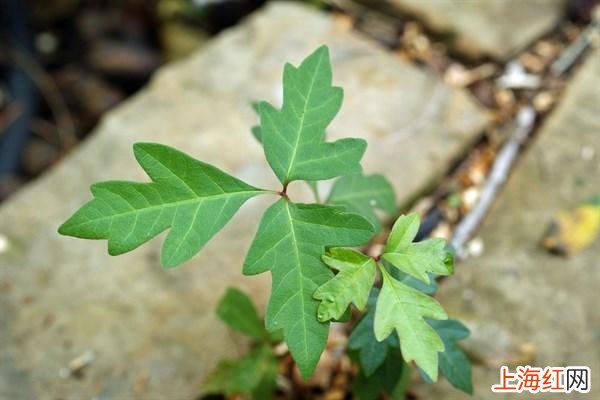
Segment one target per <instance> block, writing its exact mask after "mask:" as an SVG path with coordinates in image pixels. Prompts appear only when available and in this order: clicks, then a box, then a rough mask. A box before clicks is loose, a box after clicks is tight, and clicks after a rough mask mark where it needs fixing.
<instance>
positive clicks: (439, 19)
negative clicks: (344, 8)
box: [383, 0, 566, 59]
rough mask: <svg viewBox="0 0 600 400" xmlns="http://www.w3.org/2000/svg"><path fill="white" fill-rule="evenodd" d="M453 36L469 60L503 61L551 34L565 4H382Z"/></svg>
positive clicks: (415, 0) (561, 0)
mask: <svg viewBox="0 0 600 400" xmlns="http://www.w3.org/2000/svg"><path fill="white" fill-rule="evenodd" d="M383 1H384V2H387V3H388V4H389V5H391V6H392V7H395V8H396V9H397V10H400V11H402V12H408V13H410V14H413V15H415V16H417V17H419V18H421V19H423V20H424V21H425V23H426V24H427V25H428V26H429V27H430V28H432V29H434V30H436V31H441V32H444V33H452V34H454V35H455V37H454V38H453V40H454V43H453V44H454V45H455V46H456V47H457V48H458V49H459V50H461V51H463V52H466V53H468V54H470V55H472V56H481V55H489V56H492V57H496V58H499V59H506V58H507V57H509V56H510V55H511V54H513V53H514V52H516V51H518V50H520V49H522V48H523V47H525V46H527V45H528V44H529V43H531V42H532V41H533V40H535V39H536V38H538V37H539V36H541V35H543V34H544V33H546V32H548V31H550V30H552V28H554V26H555V24H556V23H557V21H558V20H559V19H560V18H561V16H562V15H563V9H564V5H565V3H566V2H565V0H527V1H522V0H481V1H474V0H471V1H470V0H383Z"/></svg>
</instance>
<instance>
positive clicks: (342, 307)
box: [313, 247, 377, 321]
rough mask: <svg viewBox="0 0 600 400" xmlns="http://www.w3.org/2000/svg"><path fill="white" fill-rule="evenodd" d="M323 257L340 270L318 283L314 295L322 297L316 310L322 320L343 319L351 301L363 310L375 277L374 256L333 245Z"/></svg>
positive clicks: (319, 298)
mask: <svg viewBox="0 0 600 400" xmlns="http://www.w3.org/2000/svg"><path fill="white" fill-rule="evenodd" d="M322 259H323V262H325V264H327V265H328V266H329V267H330V268H332V269H334V270H337V271H338V273H337V274H336V275H335V276H334V277H333V278H331V279H330V280H329V281H327V282H325V283H324V284H323V285H321V286H319V287H318V288H317V290H316V291H315V293H314V295H313V297H314V298H315V299H317V300H320V301H321V304H319V309H318V312H317V318H318V319H319V321H329V320H331V319H340V318H341V316H342V315H343V314H344V312H345V311H346V309H347V308H348V306H349V305H350V303H354V305H355V306H356V307H357V308H358V309H359V310H364V308H365V306H366V305H367V300H369V291H370V290H371V287H372V286H373V282H374V281H375V273H376V269H377V267H376V264H375V260H373V258H371V257H368V256H365V255H364V254H362V253H361V252H358V251H356V250H353V249H347V248H343V247H334V248H332V249H330V250H329V253H328V254H324V255H323V257H322Z"/></svg>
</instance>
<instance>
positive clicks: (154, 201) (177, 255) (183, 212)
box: [58, 143, 266, 267]
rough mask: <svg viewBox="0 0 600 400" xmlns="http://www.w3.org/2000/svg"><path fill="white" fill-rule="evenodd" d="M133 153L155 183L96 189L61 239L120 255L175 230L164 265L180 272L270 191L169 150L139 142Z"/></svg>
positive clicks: (63, 227) (113, 183) (110, 183)
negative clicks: (89, 242) (95, 244)
mask: <svg viewBox="0 0 600 400" xmlns="http://www.w3.org/2000/svg"><path fill="white" fill-rule="evenodd" d="M133 151H134V154H135V157H136V159H137V160H138V162H139V163H140V165H141V166H142V168H143V169H144V171H146V173H147V174H148V176H149V177H150V178H151V179H152V182H151V183H138V182H126V181H108V182H101V183H97V184H94V185H92V187H91V191H92V194H93V195H94V198H93V199H92V200H90V201H89V202H88V203H86V204H85V205H83V206H82V207H81V208H80V209H79V210H78V211H77V212H76V213H75V214H74V215H73V216H72V217H71V218H69V219H68V220H67V221H66V222H65V223H64V224H62V225H61V226H60V228H59V229H58V232H59V233H60V234H62V235H68V236H74V237H78V238H84V239H107V240H108V252H109V253H110V254H111V255H118V254H122V253H126V252H128V251H131V250H133V249H135V248H136V247H138V246H140V245H141V244H143V243H145V242H147V241H148V240H150V239H152V238H153V237H155V236H156V235H158V234H159V233H161V232H162V231H164V230H165V229H167V228H171V230H170V232H169V234H168V235H167V238H166V239H165V241H164V244H163V247H162V252H161V263H162V265H163V266H165V267H174V266H176V265H178V264H181V263H182V262H184V261H187V260H189V259H190V258H191V257H193V256H194V255H195V254H196V253H197V252H198V251H199V250H200V249H201V248H202V247H203V246H204V245H205V244H206V242H207V241H208V240H209V239H210V238H212V237H213V236H214V235H215V234H216V233H217V232H218V231H219V230H221V228H223V226H224V225H225V224H226V223H227V222H228V221H229V220H230V219H231V218H232V217H233V215H234V214H235V212H236V211H237V210H238V209H239V208H240V207H241V206H242V204H243V203H244V202H245V201H246V200H248V199H249V198H251V197H254V196H256V195H259V194H261V193H265V192H266V191H264V190H262V189H258V188H255V187H253V186H250V185H248V184H246V183H244V182H242V181H241V180H239V179H236V178H234V177H232V176H230V175H228V174H226V173H225V172H223V171H221V170H219V169H218V168H215V167H213V166H212V165H209V164H205V163H203V162H201V161H198V160H195V159H193V158H192V157H190V156H188V155H186V154H184V153H182V152H180V151H178V150H175V149H173V148H171V147H168V146H163V145H160V144H153V143H136V144H135V145H134V147H133Z"/></svg>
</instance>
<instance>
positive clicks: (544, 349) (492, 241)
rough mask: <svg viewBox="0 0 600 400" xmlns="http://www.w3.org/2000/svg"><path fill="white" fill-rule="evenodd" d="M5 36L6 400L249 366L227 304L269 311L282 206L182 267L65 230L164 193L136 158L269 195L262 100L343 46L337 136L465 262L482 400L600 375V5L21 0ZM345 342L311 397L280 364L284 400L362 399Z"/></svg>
mask: <svg viewBox="0 0 600 400" xmlns="http://www.w3.org/2000/svg"><path fill="white" fill-rule="evenodd" d="M0 21H1V23H0V399H30V398H36V399H79V398H93V399H125V398H127V399H129V398H139V399H163V398H164V399H198V398H201V397H202V396H203V394H202V390H201V387H202V382H204V380H205V377H206V376H207V374H208V373H209V372H210V371H211V370H212V369H213V368H214V366H215V365H216V363H217V362H218V361H219V360H221V359H223V358H228V357H229V358H232V357H236V356H239V355H241V354H243V353H244V349H245V348H246V347H247V345H248V343H247V341H245V339H244V338H241V337H239V336H237V334H236V333H235V332H231V331H230V330H228V328H227V327H226V326H225V325H224V324H223V323H222V322H220V321H218V320H217V319H216V318H215V316H214V308H215V305H216V302H217V301H218V299H219V298H220V296H221V295H222V293H223V292H224V290H225V288H226V287H228V286H236V287H241V288H242V289H244V290H245V291H246V292H248V293H250V297H251V298H252V299H253V300H254V301H255V302H257V304H258V306H259V309H262V308H263V306H264V303H265V301H266V298H267V294H268V290H267V288H268V281H266V280H264V279H263V280H260V279H258V280H256V279H257V278H252V279H253V280H249V281H248V280H247V279H249V278H242V277H241V273H240V272H239V271H240V268H241V262H242V260H243V255H244V254H245V250H246V248H247V246H248V243H249V241H250V240H251V237H252V235H253V232H254V226H255V225H256V217H255V215H256V214H257V213H259V211H257V210H259V209H261V208H260V206H261V204H259V203H257V204H256V205H254V203H251V204H250V205H249V206H248V207H247V208H244V209H243V211H242V215H241V216H240V219H239V221H238V222H237V223H236V225H235V227H232V228H226V229H225V230H224V231H223V233H222V236H220V237H217V238H216V239H215V240H216V241H221V242H222V244H219V243H217V244H211V245H209V246H208V247H207V250H206V254H205V255H200V256H199V257H198V258H197V259H195V261H194V262H191V263H190V264H193V265H190V266H189V267H188V266H185V267H183V268H181V270H177V271H169V272H168V273H167V272H165V271H161V270H160V268H159V266H158V262H157V257H158V255H157V254H158V248H159V245H160V243H159V242H157V241H153V242H151V244H149V245H147V246H146V247H144V250H140V251H139V252H138V253H137V255H127V256H123V258H119V259H115V258H109V257H108V256H107V255H106V254H105V253H106V251H105V244H104V243H94V244H90V243H85V242H78V241H74V240H73V239H66V238H60V237H58V235H57V234H56V233H55V230H56V227H57V226H58V224H59V223H60V222H61V221H62V220H64V219H65V218H66V217H67V216H68V215H69V214H70V213H72V212H73V211H74V210H75V209H76V207H77V206H78V205H80V204H82V202H83V201H85V200H86V199H87V198H88V192H87V188H88V187H89V185H90V184H91V183H93V182H94V181H97V180H100V179H109V178H112V179H115V178H118V179H121V178H138V179H139V178H141V177H143V175H142V174H141V172H139V171H138V170H139V168H138V167H137V166H136V165H135V163H134V162H133V157H132V155H131V151H130V148H131V143H132V142H134V141H158V142H162V143H168V144H172V145H175V146H177V147H179V148H182V149H183V150H184V151H186V152H190V154H193V155H195V156H198V158H201V159H203V160H205V161H208V162H211V163H213V164H216V165H219V166H220V167H223V168H225V169H226V170H227V171H229V172H232V173H234V174H235V175H237V176H240V177H242V178H244V179H248V180H249V182H251V183H254V184H258V185H261V184H262V185H268V184H271V183H272V182H273V178H272V176H271V175H270V173H269V171H268V170H266V169H265V167H264V159H263V158H262V154H261V149H260V147H258V145H257V144H256V143H254V141H253V138H252V136H251V135H250V127H251V126H252V125H253V124H255V123H256V122H257V118H256V116H255V115H254V113H253V111H252V108H251V106H250V105H251V102H252V101H255V100H257V99H268V100H269V101H273V102H275V103H277V102H278V101H280V96H281V95H280V94H279V93H280V90H281V83H280V79H281V71H282V67H283V64H284V63H285V62H287V61H290V62H292V63H294V64H296V63H298V62H299V61H300V60H301V59H302V58H303V57H304V56H305V55H307V54H309V52H310V51H312V50H313V49H314V48H316V47H317V46H318V45H320V44H323V43H325V44H328V45H329V46H330V48H331V53H332V60H333V66H334V82H337V83H338V84H339V85H340V86H342V87H344V89H345V96H346V97H345V103H344V108H343V109H342V112H341V113H340V115H339V117H338V120H336V122H335V123H334V124H333V125H332V128H331V131H330V132H328V134H331V136H332V137H333V138H336V137H345V136H361V137H364V138H366V139H367V140H368V142H369V151H368V152H367V154H366V155H365V160H364V166H365V170H366V171H367V172H369V173H372V172H377V173H381V174H383V175H384V176H386V177H387V178H388V179H389V180H390V181H391V183H392V186H393V187H394V189H395V190H396V196H397V201H396V203H397V206H398V212H406V211H417V212H419V213H420V214H421V215H422V218H423V221H424V227H423V229H422V231H421V232H420V233H419V235H420V237H426V236H429V235H433V236H437V237H443V238H445V239H447V240H449V241H451V242H452V244H453V245H454V246H455V247H456V248H457V250H458V251H459V256H460V259H461V262H460V263H459V265H458V267H457V274H456V276H453V277H450V278H448V279H445V280H444V281H443V282H441V283H440V292H439V299H440V301H441V303H442V304H443V305H444V306H445V307H448V309H449V314H450V315H451V316H453V315H454V316H456V317H457V318H460V319H461V320H464V321H465V323H466V324H467V326H468V327H469V328H470V329H471V331H472V336H471V338H470V339H468V340H467V341H466V342H465V345H464V347H465V351H466V352H467V354H468V355H469V357H470V359H471V360H472V362H473V363H474V366H475V367H474V382H475V398H482V399H483V398H490V395H491V392H490V391H489V387H490V386H491V385H492V384H495V383H497V376H498V368H499V366H501V365H512V366H516V365H526V364H531V365H537V366H541V367H544V366H546V365H554V366H562V365H588V366H590V367H592V371H593V374H595V375H594V376H595V377H596V381H598V379H600V376H598V375H597V374H598V368H599V367H598V363H599V362H600V315H599V312H598V309H597V304H598V300H600V298H599V297H598V292H597V290H596V288H595V286H597V284H599V283H600V272H599V271H600V265H599V261H598V260H600V247H599V243H598V232H599V231H600V162H599V161H598V160H599V158H598V157H599V152H600V140H599V138H600V89H599V87H600V86H599V85H598V82H599V79H600V53H599V50H598V48H599V43H600V35H599V33H598V32H599V29H600V28H599V27H600V11H599V7H598V2H597V1H595V0H570V1H569V0H524V1H517V0H477V1H475V0H473V1H467V0H439V1H434V0H424V1H419V0H305V1H295V2H284V1H270V0H120V1H116V0H114V1H111V0H0ZM240 145H242V146H243V147H244V149H245V151H244V152H243V154H242V152H240V151H239V148H240ZM329 187H330V184H328V183H324V184H323V186H322V187H321V189H322V190H323V192H324V193H325V192H326V191H327V189H328V188H329ZM244 210H245V211H244ZM258 215H260V214H258ZM392 217H393V216H388V218H387V219H384V226H386V227H387V228H389V222H390V221H391V220H392ZM377 240H378V239H375V241H374V243H372V244H371V245H370V246H371V247H373V246H377V245H378V242H377ZM226 243H234V244H232V245H226ZM245 279H246V280H245ZM331 336H332V337H331V340H330V343H329V345H328V350H327V351H326V353H325V355H324V358H323V360H322V361H323V362H322V363H321V366H320V368H319V369H318V370H317V374H316V375H315V377H314V378H313V379H312V380H311V381H310V382H303V381H301V379H300V378H299V376H298V374H297V371H295V370H294V368H293V366H291V364H290V358H289V355H288V354H287V353H286V351H285V349H279V350H278V351H279V353H278V356H279V361H280V374H279V378H278V386H277V395H278V396H279V397H281V398H294V397H295V398H323V399H330V400H333V399H338V398H339V399H341V398H351V397H352V394H351V393H352V389H351V386H352V380H353V379H354V375H355V374H356V371H355V369H353V368H352V366H351V364H350V362H349V360H348V359H347V358H344V357H345V356H343V351H342V350H343V348H344V346H345V345H346V342H347V331H346V330H345V328H340V329H337V328H336V329H334V331H333V332H332V335H331ZM594 367H595V368H596V370H595V371H594ZM61 371H62V372H61ZM410 387H411V389H410V390H409V392H408V397H409V398H418V399H421V398H422V399H438V398H439V399H442V398H443V399H453V398H457V399H458V398H466V397H465V396H466V395H464V394H461V393H460V392H458V391H455V390H453V389H452V388H451V387H450V386H449V385H448V384H447V383H446V382H441V383H440V384H437V385H434V386H433V387H431V386H426V385H423V384H422V382H420V380H419V378H418V376H415V377H413V382H412V384H411V386H410ZM597 388H598V385H596V386H595V388H594V390H597ZM598 393H599V392H596V394H598ZM493 398H504V397H501V395H496V397H493ZM506 398H514V397H506ZM589 398H590V399H591V398H597V397H594V395H593V393H592V394H590V395H589Z"/></svg>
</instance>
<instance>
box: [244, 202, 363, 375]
mask: <svg viewBox="0 0 600 400" xmlns="http://www.w3.org/2000/svg"><path fill="white" fill-rule="evenodd" d="M372 235H373V227H372V226H371V224H370V223H369V222H368V221H366V220H365V219H363V218H362V217H360V216H359V215H356V214H351V213H347V212H345V211H343V210H341V209H340V208H336V207H332V206H327V205H318V204H294V203H290V202H288V201H287V200H286V199H284V198H282V199H280V200H279V201H277V202H276V203H275V204H273V205H272V206H271V207H270V208H269V209H268V210H267V211H266V212H265V214H264V215H263V218H262V220H261V222H260V226H259V228H258V232H257V233H256V237H255V238H254V241H253V242H252V245H251V246H250V250H249V251H248V255H247V256H246V260H245V262H244V274H246V275H253V274H258V273H261V272H265V271H268V270H271V274H272V277H273V278H272V293H271V298H270V300H269V304H268V306H267V311H266V317H265V322H266V326H267V329H268V330H270V331H272V330H277V329H283V334H284V338H285V341H286V343H287V345H288V348H289V349H290V352H291V354H292V356H293V357H294V360H295V361H296V363H297V364H298V367H299V369H300V372H301V373H302V375H303V376H304V377H308V376H310V374H311V373H312V372H313V370H314V368H315V366H316V364H317V362H318V361H319V357H320V355H321V352H322V351H323V348H324V347H325V343H326V341H327V334H328V328H329V324H328V323H323V322H319V321H318V320H317V307H318V305H319V302H318V301H317V300H315V299H313V293H314V292H315V290H316V289H317V288H318V287H319V286H321V285H322V284H324V283H325V282H327V281H328V280H329V279H331V278H332V276H333V273H332V272H331V271H330V270H329V268H327V266H326V265H325V264H323V262H322V261H321V255H322V254H323V253H324V252H325V246H354V245H359V244H363V243H365V242H367V241H368V240H369V239H370V238H371V236H372Z"/></svg>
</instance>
